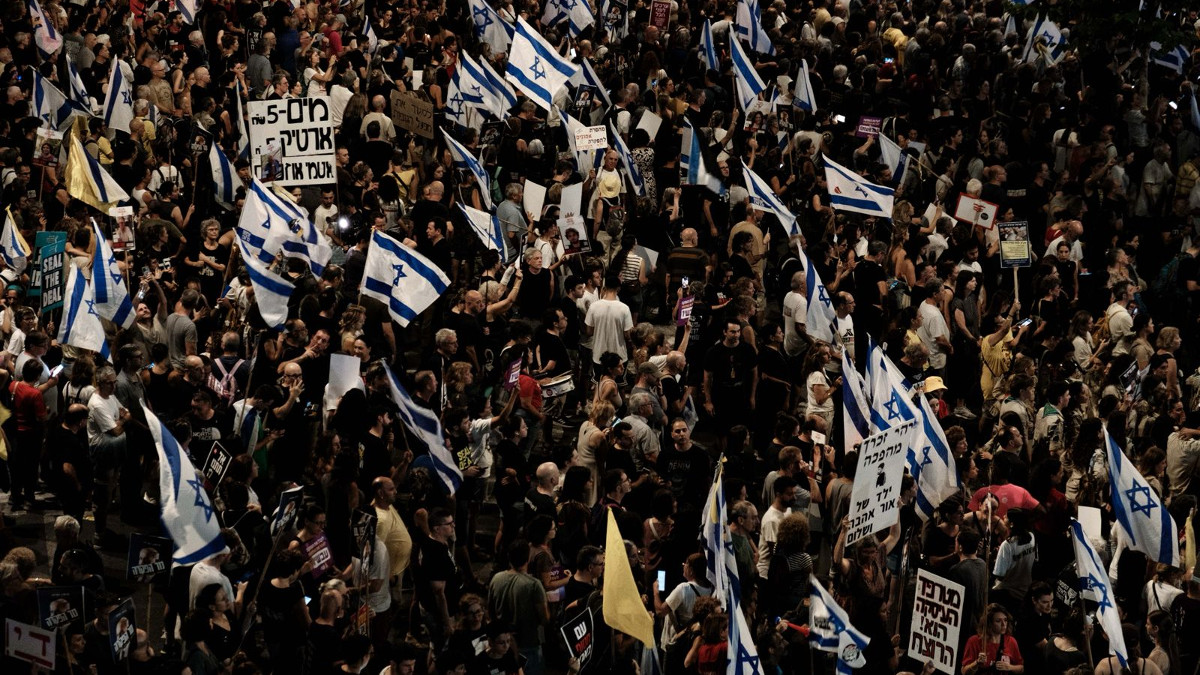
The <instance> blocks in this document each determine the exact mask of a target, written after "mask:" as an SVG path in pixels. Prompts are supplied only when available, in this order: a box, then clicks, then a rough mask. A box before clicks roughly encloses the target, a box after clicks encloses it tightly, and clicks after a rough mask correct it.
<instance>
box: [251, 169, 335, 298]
mask: <svg viewBox="0 0 1200 675" xmlns="http://www.w3.org/2000/svg"><path fill="white" fill-rule="evenodd" d="M238 240H239V241H240V242H241V243H242V244H243V246H244V248H245V250H246V251H248V252H249V253H251V254H252V255H253V256H254V257H255V258H256V259H257V260H258V261H259V262H261V263H262V264H263V265H264V266H269V265H271V264H272V263H273V262H274V261H275V258H276V256H278V255H280V254H282V255H283V256H285V257H288V258H300V259H302V260H304V261H305V262H307V263H308V266H309V269H311V270H312V273H313V274H314V275H315V276H318V277H319V276H321V273H322V272H324V271H325V266H326V265H328V264H329V260H330V258H332V257H333V247H332V246H331V245H330V244H329V240H328V239H326V238H325V235H324V234H322V233H320V232H318V231H317V228H316V226H315V225H313V224H312V222H311V221H309V219H308V214H307V213H304V211H303V210H301V209H300V207H299V206H297V205H296V204H295V202H293V201H292V200H291V198H290V197H284V196H283V195H280V194H277V193H275V192H273V191H271V189H270V188H268V187H267V186H266V185H263V183H262V182H261V181H259V180H258V179H257V178H253V179H252V180H251V182H250V189H249V190H248V191H247V193H246V203H245V206H244V207H243V208H242V215H241V217H240V218H239V219H238Z"/></svg>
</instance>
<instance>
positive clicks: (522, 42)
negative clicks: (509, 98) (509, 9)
mask: <svg viewBox="0 0 1200 675" xmlns="http://www.w3.org/2000/svg"><path fill="white" fill-rule="evenodd" d="M578 70H579V66H577V65H575V64H573V63H571V62H570V61H568V60H567V59H564V58H563V57H562V56H559V54H558V52H557V51H555V50H554V47H552V46H551V45H550V43H548V42H546V41H545V40H544V39H543V38H542V36H541V35H539V34H538V32H537V30H535V29H534V28H533V26H530V25H529V24H528V23H526V21H525V19H523V18H518V19H517V28H516V32H515V33H514V34H513V43H512V53H510V54H509V56H508V71H507V74H508V79H509V80H510V81H511V82H512V83H513V84H515V85H517V87H518V88H519V89H520V90H521V91H523V92H525V95H526V96H528V97H529V98H530V99H531V100H532V101H533V102H534V103H537V104H538V105H539V106H541V107H542V108H543V109H545V110H547V111H549V110H550V109H551V107H552V105H553V101H554V95H555V94H556V93H558V90H559V89H562V87H563V85H564V84H566V83H567V81H568V80H570V79H571V78H572V77H573V76H574V75H575V73H576V72H577V71H578Z"/></svg>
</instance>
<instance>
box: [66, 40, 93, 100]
mask: <svg viewBox="0 0 1200 675" xmlns="http://www.w3.org/2000/svg"><path fill="white" fill-rule="evenodd" d="M63 57H64V58H65V59H66V60H67V78H68V81H69V83H70V84H69V86H68V87H67V91H66V94H67V98H68V100H70V101H71V103H73V104H74V105H75V106H77V107H78V108H79V110H80V111H82V112H85V113H87V114H89V115H90V114H92V98H91V96H89V95H88V92H87V87H86V86H84V84H83V76H81V75H80V74H79V69H78V68H76V67H75V62H74V61H72V60H71V57H70V56H69V55H68V54H67V53H66V52H63Z"/></svg>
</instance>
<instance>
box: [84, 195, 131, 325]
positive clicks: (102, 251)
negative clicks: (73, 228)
mask: <svg viewBox="0 0 1200 675" xmlns="http://www.w3.org/2000/svg"><path fill="white" fill-rule="evenodd" d="M92 236H93V237H95V238H96V250H95V252H94V253H93V254H92V290H93V292H94V293H95V295H96V311H97V312H99V313H100V316H102V317H104V318H105V319H108V320H109V321H111V322H113V323H115V324H117V325H118V326H120V327H121V328H130V327H132V326H133V322H134V320H135V319H136V318H137V315H136V314H135V313H134V311H133V299H132V298H130V297H129V288H128V287H127V286H126V285H125V275H124V274H122V273H121V266H120V265H119V264H117V256H115V255H113V250H112V246H111V245H110V244H109V243H108V240H107V239H105V238H104V232H102V231H101V230H100V226H99V225H97V224H96V219H95V218H93V219H92Z"/></svg>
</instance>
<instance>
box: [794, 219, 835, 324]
mask: <svg viewBox="0 0 1200 675" xmlns="http://www.w3.org/2000/svg"><path fill="white" fill-rule="evenodd" d="M796 250H797V251H798V252H799V253H800V256H799V257H800V262H801V264H803V265H804V283H805V287H806V288H805V294H806V297H805V299H806V300H808V317H807V319H808V320H807V321H806V322H805V324H804V328H805V330H807V331H808V334H809V336H810V337H812V338H813V339H814V340H820V341H821V342H824V343H826V344H830V345H835V346H836V345H838V344H840V343H837V342H834V340H835V339H836V338H837V313H835V312H834V311H833V298H831V297H830V296H829V290H828V289H826V288H825V283H824V282H823V281H821V275H820V274H818V273H817V268H816V267H813V264H812V261H811V260H809V259H808V254H806V253H805V252H804V248H803V247H802V246H800V242H798V241H797V242H796Z"/></svg>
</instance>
